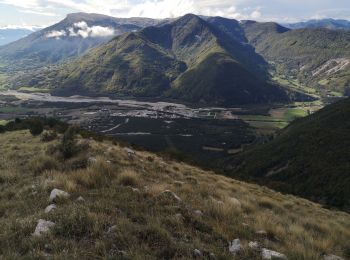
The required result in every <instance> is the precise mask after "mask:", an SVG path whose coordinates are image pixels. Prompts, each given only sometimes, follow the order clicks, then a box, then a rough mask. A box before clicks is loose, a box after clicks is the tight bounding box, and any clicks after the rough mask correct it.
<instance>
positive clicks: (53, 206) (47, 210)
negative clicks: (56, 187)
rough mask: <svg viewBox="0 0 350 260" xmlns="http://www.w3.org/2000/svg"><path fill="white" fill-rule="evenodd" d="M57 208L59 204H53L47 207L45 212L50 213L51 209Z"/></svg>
mask: <svg viewBox="0 0 350 260" xmlns="http://www.w3.org/2000/svg"><path fill="white" fill-rule="evenodd" d="M55 209H57V206H56V205H55V204H51V205H49V206H47V207H46V208H45V213H50V212H51V211H53V210H55Z"/></svg>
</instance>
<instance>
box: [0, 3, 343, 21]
mask: <svg viewBox="0 0 350 260" xmlns="http://www.w3.org/2000/svg"><path fill="white" fill-rule="evenodd" d="M103 2H104V3H103V4H101V3H100V2H99V1H97V0H60V1H58V0H46V1H44V0H27V1H19V0H0V15H1V18H0V28H33V27H45V26H49V25H51V24H54V23H57V22H59V21H60V20H62V19H64V17H65V16H66V15H67V14H69V13H76V12H86V13H99V14H105V15H110V16H114V17H148V18H175V17H179V16H182V15H184V14H187V13H194V14H197V15H204V16H223V17H227V18H234V19H237V20H246V19H251V20H256V21H275V22H279V23H292V22H300V21H307V20H310V19H323V18H333V19H345V20H350V2H349V1H347V0H339V1H337V8H334V1H330V0H310V1H308V2H307V3H305V1H301V0H295V1H286V0H269V1H268V0H260V1H259V0H245V1H243V0H230V1H228V0H214V1H209V0H198V1H193V0H153V1H152V0H123V1H115V0H107V1H103Z"/></svg>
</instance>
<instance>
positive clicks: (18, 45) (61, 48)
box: [0, 13, 159, 70]
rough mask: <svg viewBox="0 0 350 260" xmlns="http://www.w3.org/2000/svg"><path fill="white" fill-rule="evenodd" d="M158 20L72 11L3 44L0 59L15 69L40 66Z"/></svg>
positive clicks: (73, 55)
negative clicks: (37, 29)
mask: <svg viewBox="0 0 350 260" xmlns="http://www.w3.org/2000/svg"><path fill="white" fill-rule="evenodd" d="M158 22H159V21H158V20H154V19H149V18H115V17H110V16H106V15H100V14H87V13H74V14H69V15H68V16H67V17H66V18H65V19H64V20H63V21H61V22H59V23H57V24H54V25H52V26H50V27H47V28H45V29H43V30H40V31H38V32H35V33H32V34H30V35H28V36H27V37H25V38H23V39H20V40H18V41H16V42H13V43H10V44H8V45H6V46H3V47H1V48H0V59H1V60H3V61H8V63H9V64H10V68H9V69H11V70H23V68H25V69H32V68H38V67H41V66H44V65H47V64H53V63H57V62H60V61H62V60H64V59H68V58H74V57H77V56H79V55H82V54H84V53H85V52H86V51H87V50H88V49H90V48H93V47H95V46H97V45H99V44H101V43H105V42H107V41H108V40H110V39H112V38H113V37H115V36H117V35H120V34H123V33H125V32H132V31H137V30H140V29H141V28H143V27H147V26H150V25H155V24H157V23H158ZM14 61H16V62H14Z"/></svg>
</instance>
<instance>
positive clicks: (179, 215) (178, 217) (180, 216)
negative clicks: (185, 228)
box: [175, 213, 184, 220]
mask: <svg viewBox="0 0 350 260" xmlns="http://www.w3.org/2000/svg"><path fill="white" fill-rule="evenodd" d="M175 218H176V219H177V220H183V218H184V217H183V216H182V214H181V213H177V214H175Z"/></svg>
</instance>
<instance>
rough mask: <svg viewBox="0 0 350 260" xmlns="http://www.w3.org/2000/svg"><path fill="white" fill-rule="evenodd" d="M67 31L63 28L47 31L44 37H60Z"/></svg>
mask: <svg viewBox="0 0 350 260" xmlns="http://www.w3.org/2000/svg"><path fill="white" fill-rule="evenodd" d="M66 35H67V33H66V32H65V31H63V30H61V31H51V32H48V33H47V34H46V35H45V37H46V38H56V39H60V38H61V37H63V36H66Z"/></svg>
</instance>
